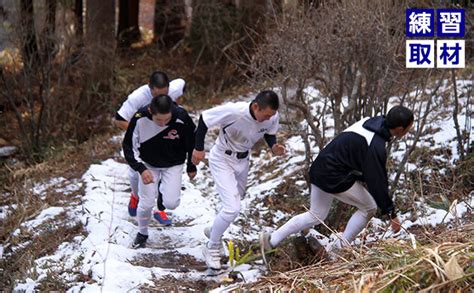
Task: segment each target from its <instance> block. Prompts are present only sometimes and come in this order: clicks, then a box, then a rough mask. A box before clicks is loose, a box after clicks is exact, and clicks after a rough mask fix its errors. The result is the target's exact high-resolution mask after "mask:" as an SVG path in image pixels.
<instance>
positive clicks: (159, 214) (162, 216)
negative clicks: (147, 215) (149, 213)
mask: <svg viewBox="0 0 474 293" xmlns="http://www.w3.org/2000/svg"><path fill="white" fill-rule="evenodd" d="M153 218H155V220H157V221H158V222H159V223H160V224H161V225H164V226H169V225H171V220H170V219H169V218H168V215H167V214H166V212H165V211H154V212H153Z"/></svg>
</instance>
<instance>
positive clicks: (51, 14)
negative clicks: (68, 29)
mask: <svg viewBox="0 0 474 293" xmlns="http://www.w3.org/2000/svg"><path fill="white" fill-rule="evenodd" d="M45 5H46V21H45V24H44V28H43V32H42V39H43V44H42V45H43V48H42V49H43V52H42V53H43V54H42V55H43V59H45V58H54V56H55V55H56V52H55V43H56V38H55V31H56V7H57V0H46V2H45Z"/></svg>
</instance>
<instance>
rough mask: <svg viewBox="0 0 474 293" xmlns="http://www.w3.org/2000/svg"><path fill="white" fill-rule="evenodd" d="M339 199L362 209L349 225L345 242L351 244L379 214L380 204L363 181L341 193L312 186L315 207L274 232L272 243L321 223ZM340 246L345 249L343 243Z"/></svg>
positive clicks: (344, 235) (312, 206)
mask: <svg viewBox="0 0 474 293" xmlns="http://www.w3.org/2000/svg"><path fill="white" fill-rule="evenodd" d="M334 198H335V199H337V200H339V201H342V202H344V203H347V204H349V205H352V206H355V207H357V208H358V210H357V211H356V212H355V213H354V214H353V215H352V217H351V218H350V219H349V222H348V223H347V226H346V229H345V231H344V234H343V239H345V240H346V241H347V243H351V242H352V241H353V240H354V239H355V238H356V236H357V235H358V234H359V233H360V232H361V231H362V230H363V229H364V228H365V226H366V225H367V223H368V222H369V220H370V219H371V218H372V217H373V216H374V215H375V213H376V211H377V204H376V203H375V200H374V198H373V197H372V196H371V195H370V193H369V192H368V191H367V189H365V187H363V186H362V185H361V184H360V183H359V182H355V183H354V185H352V187H351V188H349V189H348V190H346V191H344V192H341V193H335V194H331V193H327V192H325V191H323V190H321V189H320V188H319V187H317V186H316V185H314V184H311V207H310V211H308V212H305V213H302V214H299V215H297V216H295V217H293V218H291V219H290V220H289V221H288V222H286V223H285V224H284V225H283V226H281V227H280V228H278V229H277V230H276V231H275V232H273V233H272V235H271V238H270V244H271V245H272V246H273V247H276V246H277V245H278V244H279V243H280V242H281V241H282V240H283V239H285V238H286V237H288V236H289V235H291V234H293V233H297V232H299V231H301V230H304V229H307V228H310V227H312V226H314V225H317V224H320V223H321V221H324V220H325V219H326V217H327V216H328V214H329V210H330V208H331V204H332V201H333V199H334ZM338 242H339V243H338V244H336V246H338V247H341V246H342V245H343V244H342V243H340V241H338Z"/></svg>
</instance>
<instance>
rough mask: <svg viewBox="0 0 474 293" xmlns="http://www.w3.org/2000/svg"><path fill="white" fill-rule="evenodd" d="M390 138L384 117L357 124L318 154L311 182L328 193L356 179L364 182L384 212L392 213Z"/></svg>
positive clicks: (345, 187)
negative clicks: (388, 174)
mask: <svg viewBox="0 0 474 293" xmlns="http://www.w3.org/2000/svg"><path fill="white" fill-rule="evenodd" d="M390 139H391V135H390V132H389V130H388V128H387V127H386V126H385V117H384V116H378V117H374V118H369V119H367V118H366V119H363V120H361V121H359V122H357V123H355V124H354V125H352V126H351V127H349V128H348V129H346V130H345V131H344V132H342V133H341V134H339V135H338V136H336V138H334V139H333V140H332V141H331V142H330V143H329V144H328V145H327V146H326V147H325V148H324V149H323V150H322V151H321V152H320V153H319V154H318V156H317V158H316V160H315V161H314V162H313V164H312V165H311V168H310V171H309V175H310V179H311V183H312V184H314V185H316V186H318V187H319V188H321V189H322V190H324V191H326V192H328V193H340V192H344V191H346V190H348V189H349V188H350V187H351V186H352V185H353V184H354V182H355V181H362V182H365V183H366V185H367V188H368V191H369V193H370V194H371V195H372V197H373V198H374V199H375V202H376V203H377V206H378V207H379V209H380V210H381V212H382V214H388V213H390V212H392V211H393V210H394V204H393V201H392V199H391V198H390V196H389V193H388V178H387V169H386V167H385V164H386V161H387V153H386V149H385V144H386V142H388V141H389V140H390Z"/></svg>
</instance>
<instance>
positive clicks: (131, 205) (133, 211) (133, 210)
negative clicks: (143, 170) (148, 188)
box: [128, 193, 138, 217]
mask: <svg viewBox="0 0 474 293" xmlns="http://www.w3.org/2000/svg"><path fill="white" fill-rule="evenodd" d="M137 207H138V196H137V195H135V194H133V193H131V194H130V200H129V201H128V214H129V215H130V217H136V216H137Z"/></svg>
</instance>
